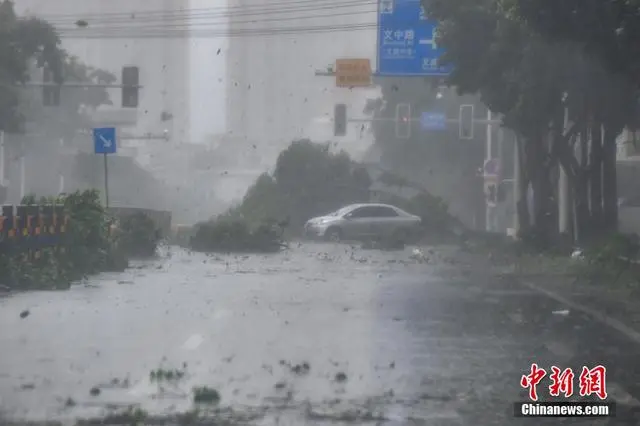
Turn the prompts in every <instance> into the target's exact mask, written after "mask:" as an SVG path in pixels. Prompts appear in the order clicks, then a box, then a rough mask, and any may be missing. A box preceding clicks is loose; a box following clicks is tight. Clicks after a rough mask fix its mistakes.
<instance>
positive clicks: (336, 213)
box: [327, 206, 353, 216]
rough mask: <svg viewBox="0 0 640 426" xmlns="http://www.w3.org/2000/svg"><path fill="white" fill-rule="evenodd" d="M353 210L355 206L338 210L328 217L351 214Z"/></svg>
mask: <svg viewBox="0 0 640 426" xmlns="http://www.w3.org/2000/svg"><path fill="white" fill-rule="evenodd" d="M351 210H353V206H347V207H342V208H341V209H338V210H336V211H334V212H333V213H329V214H328V215H327V216H342V215H344V214H346V213H349V212H350V211H351Z"/></svg>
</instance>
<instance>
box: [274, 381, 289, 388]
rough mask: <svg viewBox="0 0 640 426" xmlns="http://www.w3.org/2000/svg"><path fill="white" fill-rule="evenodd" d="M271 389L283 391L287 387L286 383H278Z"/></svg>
mask: <svg viewBox="0 0 640 426" xmlns="http://www.w3.org/2000/svg"><path fill="white" fill-rule="evenodd" d="M273 387H274V388H276V389H284V388H286V387H287V383H286V382H283V381H280V382H277V383H276V384H275V385H274V386H273Z"/></svg>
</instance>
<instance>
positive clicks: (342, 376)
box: [335, 371, 347, 383]
mask: <svg viewBox="0 0 640 426" xmlns="http://www.w3.org/2000/svg"><path fill="white" fill-rule="evenodd" d="M335 381H336V382H338V383H344V382H346V381H347V375H346V374H345V373H343V372H342V371H341V372H339V373H336V376H335Z"/></svg>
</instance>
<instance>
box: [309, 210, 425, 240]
mask: <svg viewBox="0 0 640 426" xmlns="http://www.w3.org/2000/svg"><path fill="white" fill-rule="evenodd" d="M421 222H422V221H421V219H420V217H419V216H416V215H412V214H410V213H407V212H406V211H404V210H402V209H400V208H398V207H395V206H392V205H389V204H374V203H366V204H351V205H348V206H345V207H343V208H341V209H339V210H337V211H335V212H333V213H329V214H328V215H326V216H319V217H314V218H312V219H310V220H309V221H307V223H306V224H305V227H304V231H305V235H306V236H308V237H311V238H323V239H326V240H329V241H340V240H359V239H370V238H382V239H387V238H391V239H394V240H396V241H398V242H406V241H407V240H409V239H410V238H411V236H412V235H414V234H415V233H416V231H418V229H419V227H420V225H421Z"/></svg>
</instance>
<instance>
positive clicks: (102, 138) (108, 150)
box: [93, 127, 116, 154]
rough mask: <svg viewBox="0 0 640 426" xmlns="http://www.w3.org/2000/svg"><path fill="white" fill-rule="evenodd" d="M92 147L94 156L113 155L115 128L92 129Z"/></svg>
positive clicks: (114, 151)
mask: <svg viewBox="0 0 640 426" xmlns="http://www.w3.org/2000/svg"><path fill="white" fill-rule="evenodd" d="M93 146H94V152H95V153H96V154H115V153H116V129H115V127H98V128H95V129H93Z"/></svg>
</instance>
